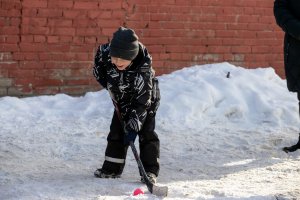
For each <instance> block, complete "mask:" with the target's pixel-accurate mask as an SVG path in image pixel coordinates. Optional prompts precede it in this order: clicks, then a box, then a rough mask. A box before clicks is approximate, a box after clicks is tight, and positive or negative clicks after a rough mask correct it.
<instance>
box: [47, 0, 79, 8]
mask: <svg viewBox="0 0 300 200" xmlns="http://www.w3.org/2000/svg"><path fill="white" fill-rule="evenodd" d="M73 5H74V3H73V1H71V0H66V1H65V0H59V1H58V0H56V1H53V0H52V1H48V8H72V7H73Z"/></svg>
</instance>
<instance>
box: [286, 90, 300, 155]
mask: <svg viewBox="0 0 300 200" xmlns="http://www.w3.org/2000/svg"><path fill="white" fill-rule="evenodd" d="M297 97H298V101H299V102H298V104H299V107H298V109H299V116H300V92H297ZM297 149H300V134H299V139H298V142H297V144H295V145H292V146H290V147H284V148H283V149H282V150H283V151H285V152H286V153H288V152H293V151H296V150H297Z"/></svg>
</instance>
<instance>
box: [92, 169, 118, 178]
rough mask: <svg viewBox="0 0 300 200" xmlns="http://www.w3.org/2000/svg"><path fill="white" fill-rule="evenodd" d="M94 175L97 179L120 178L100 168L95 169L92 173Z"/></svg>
mask: <svg viewBox="0 0 300 200" xmlns="http://www.w3.org/2000/svg"><path fill="white" fill-rule="evenodd" d="M94 175H95V176H96V177H97V178H120V177H121V174H116V173H114V172H109V171H106V170H103V169H102V168H100V169H97V170H96V171H95V172H94Z"/></svg>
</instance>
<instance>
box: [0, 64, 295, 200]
mask: <svg viewBox="0 0 300 200" xmlns="http://www.w3.org/2000/svg"><path fill="white" fill-rule="evenodd" d="M228 72H230V76H229V78H227V77H226V75H227V74H228ZM158 78H159V81H160V89H161V96H162V99H161V106H160V108H159V110H158V113H157V126H156V131H157V133H158V134H159V137H160V140H161V158H160V162H161V171H160V175H159V178H158V184H157V185H163V186H168V187H169V195H168V197H166V198H165V199H166V200H168V199H172V200H179V199H180V200H181V199H198V200H201V199H213V200H229V199H230V200H237V199H242V200H248V199H254V200H261V199H262V200H275V199H293V198H294V199H296V198H300V189H299V185H300V168H299V166H300V151H296V152H293V153H289V154H286V153H284V152H283V151H282V150H281V148H282V147H283V146H289V145H292V144H294V143H295V142H296V141H297V139H298V132H299V114H298V101H297V97H296V94H295V93H290V92H288V90H287V88H286V82H285V80H282V79H281V78H280V77H279V76H277V75H276V73H275V72H274V70H273V68H271V67H268V68H258V69H245V68H241V67H237V66H234V65H231V64H229V63H216V64H209V65H202V66H192V67H189V68H184V69H182V70H179V71H176V72H174V73H171V74H168V75H163V76H160V77H158ZM112 112H113V106H112V103H111V100H110V98H109V95H108V93H107V91H104V90H102V91H99V92H90V93H87V94H86V95H85V96H82V97H70V96H68V95H65V94H57V95H54V96H38V97H30V98H16V97H2V98H0V121H1V134H0V199H1V200H7V199H9V200H17V199H22V200H42V199H43V200H44V199H47V200H59V199H60V200H66V199H82V200H83V199H84V200H85V199H93V200H104V199H106V200H107V199H108V200H114V199H151V200H152V199H160V198H159V197H156V196H154V195H152V194H150V193H149V192H148V191H147V189H146V187H145V186H144V185H143V184H142V183H140V181H139V176H138V168H137V164H136V162H135V160H134V157H133V154H132V152H131V151H130V150H129V151H128V157H127V162H126V166H125V169H124V173H123V175H122V177H121V178H120V179H98V178H94V177H93V172H94V170H95V169H97V168H99V167H101V165H102V162H103V160H104V151H105V147H106V136H107V133H108V131H109V126H110V120H111V117H112ZM136 145H137V147H138V144H137V143H136ZM136 188H142V189H143V191H144V192H145V194H144V195H139V196H133V195H132V193H133V191H134V190H135V189H136Z"/></svg>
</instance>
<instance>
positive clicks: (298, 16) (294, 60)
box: [274, 0, 300, 92]
mask: <svg viewBox="0 0 300 200" xmlns="http://www.w3.org/2000/svg"><path fill="white" fill-rule="evenodd" d="M274 15H275V19H276V22H277V24H278V25H279V26H280V27H281V28H282V30H283V31H284V32H285V38H284V65H285V74H286V80H287V87H288V89H289V90H290V91H292V92H300V0H275V2H274Z"/></svg>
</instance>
